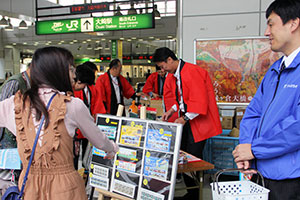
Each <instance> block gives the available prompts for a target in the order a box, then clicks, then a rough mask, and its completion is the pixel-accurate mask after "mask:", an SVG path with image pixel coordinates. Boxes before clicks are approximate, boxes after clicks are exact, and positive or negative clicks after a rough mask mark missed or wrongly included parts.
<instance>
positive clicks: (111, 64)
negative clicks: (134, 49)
mask: <svg viewBox="0 0 300 200" xmlns="http://www.w3.org/2000/svg"><path fill="white" fill-rule="evenodd" d="M119 63H121V61H120V60H119V59H117V58H116V59H113V60H112V61H111V62H110V63H109V69H111V68H113V67H117V66H118V64H119Z"/></svg>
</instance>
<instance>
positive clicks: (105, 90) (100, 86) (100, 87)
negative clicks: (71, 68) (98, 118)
mask: <svg viewBox="0 0 300 200" xmlns="http://www.w3.org/2000/svg"><path fill="white" fill-rule="evenodd" d="M109 76H110V75H109V74H108V73H107V72H106V73H104V74H102V75H101V76H99V77H98V79H97V81H96V88H97V91H98V92H99V93H100V94H101V97H102V100H103V103H104V104H105V105H106V112H107V113H109V114H110V112H111V91H112V90H111V82H110V77H109ZM119 80H120V82H121V86H122V94H123V96H121V99H122V98H124V97H126V98H127V99H129V98H131V97H132V95H133V94H134V93H135V92H134V90H133V88H132V86H131V85H130V83H129V82H128V81H127V80H126V78H124V77H123V76H122V75H120V76H119ZM113 106H117V105H113Z"/></svg>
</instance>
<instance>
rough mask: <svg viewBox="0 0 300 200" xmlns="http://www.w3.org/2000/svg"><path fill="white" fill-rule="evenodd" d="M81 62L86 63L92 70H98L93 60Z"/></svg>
mask: <svg viewBox="0 0 300 200" xmlns="http://www.w3.org/2000/svg"><path fill="white" fill-rule="evenodd" d="M83 64H84V65H86V66H87V67H89V68H90V69H91V70H93V71H98V68H97V65H95V63H93V62H90V61H86V62H85V63H83Z"/></svg>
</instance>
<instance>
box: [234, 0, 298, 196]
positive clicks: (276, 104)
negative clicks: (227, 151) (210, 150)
mask: <svg viewBox="0 0 300 200" xmlns="http://www.w3.org/2000/svg"><path fill="white" fill-rule="evenodd" d="M266 18H267V20H268V22H267V29H266V31H265V35H266V36H268V37H269V40H270V44H271V49H272V50H273V51H275V52H282V53H283V54H284V56H283V57H282V58H280V59H279V60H277V61H276V62H275V63H274V64H273V65H272V66H271V67H270V69H269V70H268V72H267V73H266V75H265V77H264V79H263V80H262V82H261V84H260V86H259V88H258V90H257V92H256V94H255V97H254V98H253V100H252V101H251V102H250V104H249V106H248V108H247V110H246V113H245V116H244V118H243V120H242V122H241V128H240V144H239V145H238V146H237V147H236V148H235V150H234V151H233V156H234V158H235V162H236V164H237V166H238V168H244V169H247V168H249V167H250V166H252V167H254V168H256V169H258V171H260V172H261V173H262V174H263V176H264V177H265V184H266V187H267V188H268V189H270V195H269V199H271V200H277V199H278V200H283V199H289V200H290V199H300V0H275V1H274V2H273V3H271V5H270V6H269V7H268V9H267V11H266Z"/></svg>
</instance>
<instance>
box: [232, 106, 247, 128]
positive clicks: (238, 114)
mask: <svg viewBox="0 0 300 200" xmlns="http://www.w3.org/2000/svg"><path fill="white" fill-rule="evenodd" d="M245 111H246V107H236V109H235V122H234V124H235V127H237V128H238V129H240V123H241V121H242V119H243V116H244V114H245Z"/></svg>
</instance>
